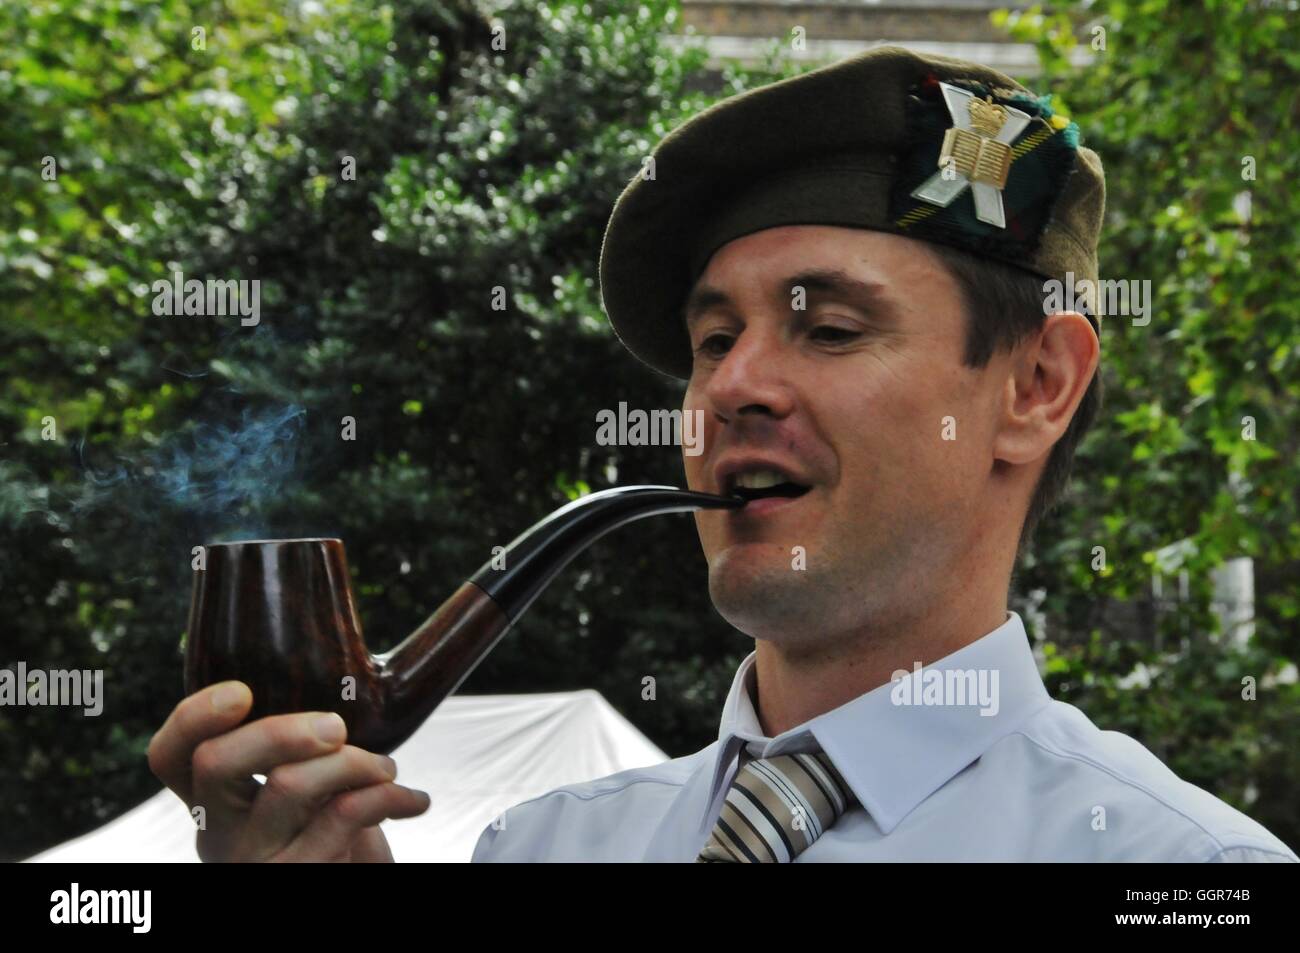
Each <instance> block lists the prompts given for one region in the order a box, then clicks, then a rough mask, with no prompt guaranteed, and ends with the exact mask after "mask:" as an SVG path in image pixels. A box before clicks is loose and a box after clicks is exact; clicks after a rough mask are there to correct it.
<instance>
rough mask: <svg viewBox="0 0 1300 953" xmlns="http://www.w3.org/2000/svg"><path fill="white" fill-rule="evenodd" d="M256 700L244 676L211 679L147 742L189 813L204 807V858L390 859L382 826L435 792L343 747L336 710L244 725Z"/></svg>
mask: <svg viewBox="0 0 1300 953" xmlns="http://www.w3.org/2000/svg"><path fill="white" fill-rule="evenodd" d="M252 705H253V693H252V691H250V690H249V688H248V686H247V685H245V684H244V683H243V682H220V683H218V684H216V685H210V686H208V687H207V688H205V689H203V690H202V691H199V692H195V693H194V694H193V695H191V696H190V697H188V698H186V699H184V700H183V701H182V702H181V703H180V704H179V705H177V706H176V708H175V709H174V710H173V711H172V713H171V715H170V716H169V717H168V718H167V722H166V724H164V725H163V726H162V728H161V729H159V731H158V733H157V734H156V735H154V737H153V740H152V741H151V742H150V743H149V768H150V769H151V770H152V771H153V773H154V774H156V775H157V776H158V778H159V779H160V780H161V781H162V782H163V784H165V785H167V787H169V788H171V789H172V790H173V791H175V792H176V794H178V795H179V796H180V798H181V800H183V801H184V802H185V803H186V804H188V805H189V806H190V808H191V810H192V809H193V808H195V807H202V808H203V809H204V812H205V815H206V817H205V820H206V823H205V827H206V829H205V830H200V831H199V834H198V841H197V847H198V853H199V857H200V858H201V859H202V860H204V861H354V862H367V861H369V862H374V861H391V860H392V859H393V855H392V853H391V852H390V851H389V849H388V842H387V840H385V839H384V835H383V832H382V831H381V830H380V829H379V827H378V826H377V825H378V824H379V822H380V821H382V820H385V819H387V818H402V817H415V816H416V815H418V814H423V813H424V812H425V811H426V810H427V809H428V807H429V796H428V795H427V794H425V793H424V792H423V791H416V790H413V789H411V788H406V787H402V786H401V785H400V784H394V783H393V779H394V778H395V777H397V765H396V763H395V762H394V761H393V759H392V758H387V757H384V756H383V755H376V754H371V753H370V752H368V751H364V750H362V749H361V748H357V747H355V746H353V745H349V744H345V743H344V742H346V741H347V726H346V725H345V724H344V723H343V719H342V718H340V717H339V716H338V715H336V714H333V713H325V712H303V713H299V714H293V715H273V716H270V717H267V718H261V719H259V720H257V721H254V722H252V723H251V724H247V725H243V726H242V727H241V726H240V722H241V721H243V720H244V718H245V717H247V715H248V712H249V710H250V709H251V708H252ZM255 774H261V775H265V777H266V783H265V784H259V783H258V782H257V781H256V780H254V778H253V775H255Z"/></svg>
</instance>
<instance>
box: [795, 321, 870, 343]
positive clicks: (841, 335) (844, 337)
mask: <svg viewBox="0 0 1300 953" xmlns="http://www.w3.org/2000/svg"><path fill="white" fill-rule="evenodd" d="M808 336H809V337H811V338H816V339H817V340H820V341H825V342H827V343H828V344H845V343H847V342H849V341H852V340H853V339H854V338H858V337H861V332H859V331H854V330H853V329H852V328H842V327H840V326H839V325H836V324H819V325H817V327H815V328H813V329H812V330H811V331H810V332H808Z"/></svg>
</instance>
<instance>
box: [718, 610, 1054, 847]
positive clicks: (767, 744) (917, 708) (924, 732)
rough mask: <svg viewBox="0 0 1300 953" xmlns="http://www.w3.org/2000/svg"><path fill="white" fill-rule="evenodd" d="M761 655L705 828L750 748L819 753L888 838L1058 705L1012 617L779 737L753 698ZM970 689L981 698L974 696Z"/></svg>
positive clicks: (745, 676)
mask: <svg viewBox="0 0 1300 953" xmlns="http://www.w3.org/2000/svg"><path fill="white" fill-rule="evenodd" d="M755 657H756V653H753V652H751V653H750V654H749V656H748V657H746V659H745V660H744V661H743V662H741V663H740V668H739V669H738V670H737V671H736V677H735V679H734V680H733V681H732V684H731V691H730V693H729V694H728V696H727V702H726V705H725V706H724V707H723V710H722V722H721V725H720V727H719V731H718V748H717V754H716V757H715V759H714V771H713V785H712V788H711V797H710V799H709V811H708V814H707V815H706V817H705V818H704V819H703V820H702V822H701V827H702V828H706V827H708V826H709V825H710V824H711V821H712V819H713V818H714V817H716V815H717V810H720V807H721V801H722V798H723V797H724V796H725V794H726V789H725V787H724V784H728V785H729V784H730V776H731V771H730V768H731V765H732V762H733V760H734V759H735V756H736V754H737V752H738V751H739V749H740V748H741V747H742V746H745V745H746V744H748V748H749V750H750V752H752V753H753V754H754V755H755V756H758V757H774V756H776V755H779V754H789V753H791V752H799V751H807V750H811V749H813V748H816V747H820V748H821V749H822V750H823V751H825V752H826V754H827V755H828V756H829V757H830V759H831V761H832V762H833V763H834V765H835V767H836V768H837V769H838V770H839V772H840V774H841V775H842V776H843V777H844V780H845V781H846V782H847V783H848V784H849V786H850V787H851V788H852V789H853V793H854V794H856V795H857V798H858V800H859V801H860V802H861V804H862V806H863V807H864V808H865V809H866V810H867V811H868V813H870V815H871V817H872V819H873V820H874V821H875V822H876V824H877V825H878V826H879V827H880V830H881V832H882V833H886V834H888V833H889V832H890V831H891V830H893V829H894V827H896V826H897V825H898V823H899V822H900V821H901V820H902V819H903V818H904V817H906V816H907V815H908V814H909V813H910V812H911V811H912V809H913V808H915V807H916V806H917V805H918V804H920V803H921V802H922V801H924V800H925V799H926V798H927V797H929V796H930V795H931V794H933V793H934V792H935V791H937V790H938V789H939V788H940V787H942V786H943V785H944V784H945V783H947V781H948V780H949V779H950V778H952V777H953V776H954V775H956V774H957V773H958V772H960V771H961V770H962V769H963V768H965V767H966V766H967V765H969V764H971V763H972V762H973V761H975V760H976V759H977V758H979V757H980V756H981V755H982V754H983V753H984V752H985V751H987V750H988V749H989V748H990V747H991V746H992V745H993V743H994V742H996V741H998V740H999V739H1000V738H1003V737H1005V736H1006V735H1008V734H1010V733H1011V732H1012V731H1014V730H1015V729H1016V728H1017V727H1019V726H1020V725H1021V724H1022V723H1023V722H1024V721H1025V719H1026V718H1028V717H1029V716H1030V715H1032V714H1033V713H1034V712H1036V711H1038V710H1039V709H1041V708H1042V707H1043V706H1045V705H1047V704H1048V703H1049V702H1050V701H1051V697H1050V696H1049V695H1048V694H1047V689H1046V688H1045V687H1044V686H1043V680H1042V678H1041V676H1039V674H1038V667H1037V665H1036V664H1035V662H1034V656H1033V652H1032V651H1031V650H1030V647H1029V640H1028V638H1027V636H1026V634H1025V627H1024V623H1023V622H1022V621H1021V619H1020V616H1019V615H1017V614H1016V613H1014V612H1008V613H1007V620H1006V621H1005V622H1004V623H1003V624H1002V625H1000V626H998V627H997V628H996V629H994V630H993V631H992V632H990V633H989V634H988V635H985V636H984V637H983V638H981V639H978V640H976V641H974V642H972V643H970V644H969V645H966V646H963V647H962V648H960V649H958V650H957V651H956V652H953V653H952V654H951V655H948V656H946V657H944V658H942V659H939V660H937V661H935V662H932V663H931V664H930V665H927V666H924V668H920V667H919V666H913V671H912V672H910V673H909V674H908V675H907V676H906V677H899V678H897V679H895V680H893V681H891V682H887V683H886V684H884V685H881V686H879V687H878V688H876V689H874V690H872V691H869V692H867V693H866V694H864V695H859V696H858V697H857V698H855V699H853V700H852V701H850V702H846V703H845V704H843V705H841V706H840V707H838V708H835V709H832V710H831V711H828V712H825V713H824V714H821V715H818V716H817V717H816V718H812V719H810V720H809V721H806V722H804V723H803V724H802V725H797V726H796V727H794V728H791V729H789V730H788V731H784V732H782V733H781V734H779V735H777V736H776V737H775V738H768V737H767V736H766V735H764V734H763V729H762V726H761V725H760V724H759V721H758V716H757V714H756V712H755V710H754V704H753V701H752V698H751V695H750V692H751V691H752V686H753V683H754V680H755V678H756V677H757V673H756V671H755V669H754V660H755ZM918 669H919V670H918ZM949 673H951V674H949ZM972 686H973V687H974V688H975V692H974V693H970V692H968V691H967V689H969V688H970V687H972ZM972 694H973V697H972ZM963 696H965V697H963ZM963 701H964V702H965V703H962V702H963ZM940 702H942V703H940ZM982 711H987V712H989V713H988V714H982V713H981V712H982Z"/></svg>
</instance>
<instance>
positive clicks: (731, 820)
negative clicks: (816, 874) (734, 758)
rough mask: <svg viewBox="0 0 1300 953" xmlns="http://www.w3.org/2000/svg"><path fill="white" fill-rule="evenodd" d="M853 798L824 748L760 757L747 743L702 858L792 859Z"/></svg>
mask: <svg viewBox="0 0 1300 953" xmlns="http://www.w3.org/2000/svg"><path fill="white" fill-rule="evenodd" d="M855 802H856V798H854V796H853V792H852V790H850V788H849V786H848V784H846V783H845V781H844V778H843V777H842V776H841V775H840V773H839V772H838V771H837V770H836V769H835V766H834V765H833V764H832V763H831V759H830V758H829V757H828V756H827V755H826V753H825V752H824V751H820V750H816V751H810V752H803V753H798V754H781V755H775V756H773V757H770V758H757V757H754V756H753V751H752V750H751V749H750V748H748V747H747V748H745V749H743V751H742V754H741V758H740V768H739V769H738V770H737V771H736V777H735V779H734V780H733V781H732V782H731V788H730V789H729V790H728V791H727V797H726V800H725V801H724V802H723V805H722V813H721V814H720V815H719V816H718V821H717V823H716V824H715V825H714V828H713V833H712V834H711V835H710V837H709V841H708V843H707V844H705V847H704V850H703V851H702V852H701V853H700V856H699V858H698V859H699V860H700V861H732V862H740V863H788V862H790V861H792V860H794V858H795V857H796V856H798V855H799V854H800V853H802V852H803V851H804V850H807V849H808V847H810V846H811V845H812V843H813V842H814V841H815V840H817V838H818V837H820V836H821V835H822V834H823V833H824V832H825V831H827V830H829V829H830V827H831V826H832V825H833V824H834V823H835V822H836V820H838V819H839V817H840V815H841V814H843V813H844V812H845V811H846V810H848V809H849V807H851V806H852V805H853V804H854V803H855Z"/></svg>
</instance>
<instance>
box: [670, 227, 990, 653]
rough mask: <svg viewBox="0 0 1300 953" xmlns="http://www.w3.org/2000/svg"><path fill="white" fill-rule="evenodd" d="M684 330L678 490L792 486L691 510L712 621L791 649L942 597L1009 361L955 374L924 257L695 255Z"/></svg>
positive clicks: (826, 248) (782, 245)
mask: <svg viewBox="0 0 1300 953" xmlns="http://www.w3.org/2000/svg"><path fill="white" fill-rule="evenodd" d="M799 288H802V289H803V300H802V302H801V301H800V300H799V298H798V297H797V293H798V289H799ZM801 303H802V310H800V309H799V305H800V304H801ZM687 314H688V319H689V326H690V336H691V346H692V348H693V350H694V352H695V363H694V369H693V371H692V374H691V379H690V383H689V386H688V388H687V392H686V397H685V400H684V402H683V410H684V411H685V412H687V413H693V412H694V411H695V410H696V409H699V410H702V411H703V412H704V413H703V417H704V433H703V452H702V453H700V454H699V455H697V456H684V460H685V467H686V476H687V481H688V484H689V486H690V487H691V488H693V489H697V490H705V491H711V492H715V493H727V492H731V491H732V489H733V487H734V486H735V482H736V480H737V479H738V478H739V479H740V482H741V483H742V484H743V483H746V482H748V483H756V484H762V483H764V482H768V480H770V478H768V479H767V480H765V478H764V474H762V473H760V472H759V471H760V470H775V471H777V473H778V475H779V476H778V478H779V479H781V480H783V481H789V482H790V483H793V484H796V485H797V486H798V487H806V488H807V489H806V492H803V493H802V495H799V496H797V497H794V496H773V497H769V498H765V499H755V500H751V502H750V503H749V504H747V505H746V507H745V508H744V509H743V510H730V511H720V510H709V511H701V512H698V513H697V514H696V523H697V527H698V529H699V533H700V540H701V542H702V544H703V547H704V553H705V557H706V558H707V560H708V563H709V590H710V594H711V595H712V598H713V602H714V605H715V606H716V607H717V609H718V611H719V612H720V613H721V614H722V615H723V617H724V618H726V619H727V620H728V621H729V622H730V623H731V624H732V625H734V626H735V627H736V628H738V629H740V630H741V631H743V632H745V633H747V634H749V635H751V636H754V637H756V638H768V639H773V640H777V641H781V642H784V643H785V644H787V645H789V646H792V647H793V646H797V645H799V644H800V639H801V633H811V632H815V633H817V634H818V636H821V637H824V636H825V635H826V634H827V633H850V632H856V631H859V630H861V629H862V627H863V626H872V627H875V626H882V625H889V624H892V623H900V624H901V623H903V622H904V621H906V620H908V619H909V618H916V617H918V616H919V615H923V614H924V612H925V611H926V608H927V605H928V604H929V603H930V601H931V600H933V599H936V598H942V597H943V594H944V593H948V592H951V591H952V588H951V587H953V586H954V585H960V584H961V578H962V569H963V565H964V562H965V559H966V557H967V556H968V555H969V554H971V553H974V552H975V551H976V550H977V549H978V546H979V544H980V541H981V537H982V535H985V534H987V532H988V529H989V527H988V525H987V523H988V521H989V514H988V513H987V512H983V513H982V512H981V511H980V510H981V494H982V493H985V492H986V491H987V488H988V486H989V479H990V473H991V472H992V469H993V467H994V459H993V454H992V449H991V448H992V444H993V436H994V432H995V428H996V425H997V422H998V419H999V414H1000V410H1001V407H1002V404H1003V401H1004V396H1005V391H1006V386H1007V377H1006V369H1007V367H1008V365H1007V364H1006V362H1005V361H1004V360H1001V359H1000V358H999V357H997V356H995V358H994V359H993V361H991V362H990V364H989V365H988V367H986V368H982V369H973V368H969V367H966V366H965V365H964V364H963V362H962V358H963V354H964V348H965V336H966V317H965V312H964V303H963V301H962V298H961V293H960V290H959V288H958V285H957V283H956V280H955V279H954V278H952V277H951V276H950V275H949V273H948V271H947V269H946V268H945V267H944V266H943V265H942V263H941V262H939V260H938V259H937V258H935V257H933V256H932V254H931V252H930V251H929V249H928V248H927V247H926V246H925V245H924V244H922V243H920V242H916V241H913V240H911V239H906V238H901V237H898V236H894V235H888V234H885V233H881V232H872V231H867V230H862V229H852V228H837V227H831V226H802V225H801V226H788V227H782V228H773V229H768V230H765V231H762V232H757V233H755V234H752V235H747V236H745V237H743V238H739V239H736V240H735V241H732V242H730V243H729V244H727V245H725V246H724V247H723V248H721V249H720V250H719V251H718V252H717V253H715V254H714V255H713V257H712V259H711V260H710V262H709V264H708V267H707V269H706V270H705V272H704V273H703V275H701V276H700V279H699V281H697V282H696V285H695V288H694V289H693V291H692V294H691V296H690V299H689V300H688V304H687ZM1000 372H1001V373H1000ZM945 437H947V438H949V439H945ZM954 437H955V439H951V438H954ZM737 467H739V470H737V469H736V468H737ZM747 475H748V476H747ZM742 492H745V491H742ZM748 492H749V493H750V494H754V493H756V492H757V493H761V492H762V491H761V490H758V491H755V490H751V491H748ZM784 492H789V493H792V492H796V491H795V490H794V489H792V488H788V489H786V490H785V491H784ZM801 566H802V567H803V568H800V567H801ZM807 637H808V638H811V637H812V635H808V636H807Z"/></svg>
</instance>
